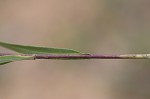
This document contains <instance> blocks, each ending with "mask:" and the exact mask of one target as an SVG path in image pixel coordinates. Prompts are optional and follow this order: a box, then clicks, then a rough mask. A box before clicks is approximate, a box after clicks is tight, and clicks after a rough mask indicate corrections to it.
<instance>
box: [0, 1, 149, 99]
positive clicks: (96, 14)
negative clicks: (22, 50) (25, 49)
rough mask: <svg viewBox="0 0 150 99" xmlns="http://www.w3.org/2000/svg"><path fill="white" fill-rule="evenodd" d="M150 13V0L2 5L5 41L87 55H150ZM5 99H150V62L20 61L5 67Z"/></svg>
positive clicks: (1, 73) (0, 89) (0, 93)
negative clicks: (71, 50) (66, 49)
mask: <svg viewBox="0 0 150 99" xmlns="http://www.w3.org/2000/svg"><path fill="white" fill-rule="evenodd" d="M149 10H150V1H149V0H0V40H1V41H5V42H9V43H16V44H24V45H34V46H46V47H58V48H71V49H75V50H78V51H81V52H84V53H97V54H98V53H99V54H129V53H132V54H136V53H139V54H140V53H145V54H146V53H150V46H149V42H150V39H149V36H150V28H149V27H150V11H149ZM0 51H1V52H10V51H9V50H6V49H4V48H0ZM0 98H1V99H50V98H52V99H150V61H149V60H77V61H74V60H69V61H64V60H38V61H21V62H14V63H10V64H7V65H4V66H1V67H0Z"/></svg>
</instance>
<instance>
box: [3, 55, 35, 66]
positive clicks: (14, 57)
mask: <svg viewBox="0 0 150 99" xmlns="http://www.w3.org/2000/svg"><path fill="white" fill-rule="evenodd" d="M33 59H34V56H21V55H6V56H0V65H4V64H7V63H10V62H14V61H21V60H33Z"/></svg>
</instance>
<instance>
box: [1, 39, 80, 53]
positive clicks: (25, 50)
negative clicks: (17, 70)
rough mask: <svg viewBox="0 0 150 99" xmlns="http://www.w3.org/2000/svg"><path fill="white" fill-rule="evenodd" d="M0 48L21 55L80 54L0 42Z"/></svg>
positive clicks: (67, 50)
mask: <svg viewBox="0 0 150 99" xmlns="http://www.w3.org/2000/svg"><path fill="white" fill-rule="evenodd" d="M0 46H2V47H5V48H7V49H10V50H13V51H16V52H19V53H23V54H50V53H53V54H77V53H80V52H77V51H74V50H71V49H62V48H47V47H35V46H25V45H17V44H10V43H4V42H0Z"/></svg>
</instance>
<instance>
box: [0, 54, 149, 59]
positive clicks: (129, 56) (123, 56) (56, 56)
mask: <svg viewBox="0 0 150 99" xmlns="http://www.w3.org/2000/svg"><path fill="white" fill-rule="evenodd" d="M7 55H20V56H33V57H34V59H67V60H69V59H150V54H120V55H110V54H108V55H105V54H11V53H0V56H7Z"/></svg>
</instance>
